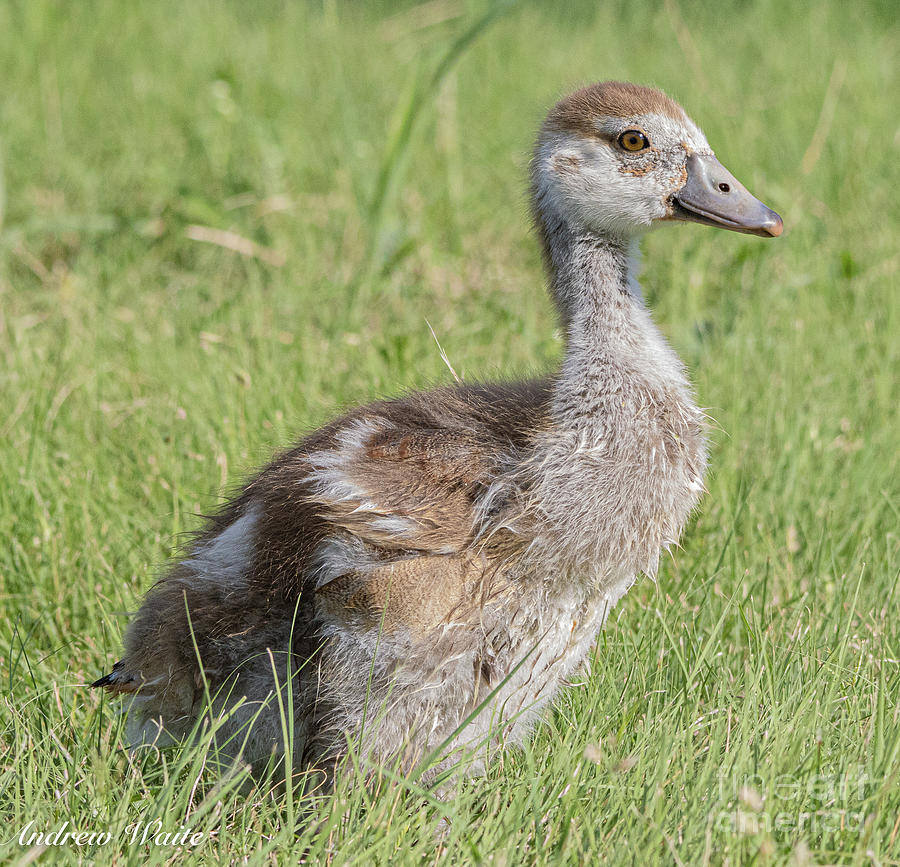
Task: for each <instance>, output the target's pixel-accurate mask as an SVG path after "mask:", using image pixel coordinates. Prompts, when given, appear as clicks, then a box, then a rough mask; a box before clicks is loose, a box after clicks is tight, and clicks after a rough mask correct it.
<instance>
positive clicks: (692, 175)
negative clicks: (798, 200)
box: [671, 154, 784, 238]
mask: <svg viewBox="0 0 900 867" xmlns="http://www.w3.org/2000/svg"><path fill="white" fill-rule="evenodd" d="M685 167H686V169H687V180H686V181H685V184H684V186H683V187H682V188H681V189H680V190H679V191H678V192H677V193H675V195H674V196H673V197H672V215H671V219H673V220H690V221H691V222H694V223H704V224H705V225H707V226H718V227H719V228H720V229H731V231H732V232H744V233H746V234H748V235H760V236H762V237H763V238H769V237H771V238H777V237H778V236H779V235H780V234H781V233H782V231H783V230H784V223H783V222H782V221H781V217H779V216H778V214H776V213H775V212H774V211H773V210H772V209H771V208H767V207H766V206H765V205H764V204H763V203H762V202H761V201H760V200H759V199H756V198H754V197H753V196H751V195H750V193H749V191H748V190H747V188H746V187H745V186H744V185H743V184H742V183H741V182H740V181H738V179H737V178H735V176H734V175H733V174H731V172H729V171H728V169H726V168H725V166H723V165H722V163H720V162H719V161H718V160H717V159H716V158H715V157H714V156H713V155H712V154H702V155H701V154H691V155H690V156H689V157H688V159H687V164H686V166H685Z"/></svg>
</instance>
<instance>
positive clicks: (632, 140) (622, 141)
mask: <svg viewBox="0 0 900 867" xmlns="http://www.w3.org/2000/svg"><path fill="white" fill-rule="evenodd" d="M619 147H620V148H622V150H624V151H630V152H631V153H637V152H638V151H643V150H646V149H647V148H648V147H650V139H648V138H647V136H645V135H644V134H643V133H642V132H641V131H640V130H639V129H626V130H625V132H623V133H622V135H620V136H619Z"/></svg>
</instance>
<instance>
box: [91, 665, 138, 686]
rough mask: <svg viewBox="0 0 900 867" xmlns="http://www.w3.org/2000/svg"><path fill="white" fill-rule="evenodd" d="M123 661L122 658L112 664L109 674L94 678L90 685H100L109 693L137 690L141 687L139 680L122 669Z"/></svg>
mask: <svg viewBox="0 0 900 867" xmlns="http://www.w3.org/2000/svg"><path fill="white" fill-rule="evenodd" d="M123 665H124V663H123V662H122V660H120V661H119V662H117V663H116V664H115V665H114V666H113V670H112V671H111V672H110V673H109V674H104V675H103V677H101V678H98V679H97V680H95V681H94V682H93V683H92V684H91V686H92V687H102V688H103V689H105V690H107V691H108V692H111V693H122V692H138V691H139V690H140V688H141V682H140V681H139V680H138V679H137V678H136V677H135V676H134V675H133V674H129V673H128V672H126V671H124V670H123Z"/></svg>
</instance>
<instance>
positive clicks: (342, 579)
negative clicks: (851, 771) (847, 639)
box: [94, 82, 782, 771]
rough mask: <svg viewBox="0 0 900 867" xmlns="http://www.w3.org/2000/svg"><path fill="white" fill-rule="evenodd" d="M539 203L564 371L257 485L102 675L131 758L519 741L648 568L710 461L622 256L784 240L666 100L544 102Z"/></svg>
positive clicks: (417, 750) (390, 416) (176, 575)
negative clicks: (670, 229) (750, 239)
mask: <svg viewBox="0 0 900 867" xmlns="http://www.w3.org/2000/svg"><path fill="white" fill-rule="evenodd" d="M532 202H533V208H534V217H535V221H536V223H537V227H538V231H539V233H540V238H541V241H542V243H543V248H544V256H545V260H546V266H547V270H548V272H549V278H550V288H551V292H552V295H553V300H554V301H555V303H556V306H557V307H558V309H559V314H560V316H561V319H562V323H563V325H564V326H565V333H566V351H565V358H564V360H563V362H562V365H561V367H560V369H559V370H558V371H556V372H555V373H553V374H552V375H550V376H547V377H546V378H544V379H538V380H534V381H530V382H520V383H503V384H496V385H460V386H449V387H444V388H439V389H436V390H434V391H429V392H424V393H418V394H412V395H410V396H408V397H405V398H402V399H398V400H391V401H381V402H378V403H373V404H371V405H369V406H366V407H362V408H359V409H354V410H351V411H350V412H348V413H347V414H346V415H344V416H343V417H341V418H339V419H337V420H336V421H334V422H332V423H331V424H329V425H327V426H326V427H324V428H322V429H321V430H319V431H317V432H316V433H313V434H311V435H310V436H308V437H307V438H306V439H304V440H303V441H302V442H300V443H299V444H298V445H297V446H295V447H294V448H292V449H291V450H290V451H288V452H286V453H284V454H282V455H281V456H280V457H278V458H276V459H275V460H274V461H273V462H272V463H271V464H270V465H269V466H268V467H266V468H265V469H264V470H262V472H261V473H259V475H257V476H256V477H255V478H254V479H252V480H251V481H250V482H249V483H248V484H247V485H246V486H245V487H244V489H243V490H242V491H241V493H240V494H239V495H238V496H237V497H236V498H235V499H234V500H233V501H232V502H231V503H230V504H228V505H227V506H226V507H225V508H224V510H223V511H222V512H221V513H220V514H219V515H218V516H216V517H214V518H212V519H211V520H210V521H209V522H208V524H207V525H206V527H205V528H204V529H203V530H202V531H201V532H200V533H199V535H198V536H197V538H196V539H195V541H194V542H193V544H192V545H191V546H190V548H189V550H188V551H187V552H186V555H185V557H184V558H183V559H182V560H181V561H180V562H178V563H176V564H175V565H174V566H173V567H172V569H171V570H170V572H169V573H168V575H167V576H166V577H164V578H163V579H162V580H161V581H159V582H158V583H157V584H156V585H155V586H154V587H153V588H152V589H151V590H150V591H149V593H148V595H147V597H146V599H145V601H144V603H143V606H142V607H141V609H140V611H139V612H138V614H137V616H136V617H135V619H134V621H133V622H132V623H131V625H130V627H129V629H128V632H127V635H126V638H125V653H124V656H123V658H122V660H121V662H118V663H116V665H115V666H114V667H113V670H112V672H111V673H110V674H108V675H106V676H105V677H102V678H100V680H98V681H97V682H96V683H95V684H94V685H95V686H102V687H105V688H106V689H108V690H110V691H111V692H114V693H130V694H132V696H133V701H132V707H131V709H130V716H129V737H130V738H131V740H132V742H133V743H134V744H141V743H158V742H160V739H166V740H168V739H172V738H175V739H178V738H181V737H183V736H184V735H185V734H186V733H187V732H188V731H190V729H191V727H192V726H193V725H194V723H195V722H196V721H197V720H198V718H201V717H203V716H204V715H205V714H207V713H213V714H219V713H220V712H223V711H230V716H228V719H227V721H226V722H225V723H224V724H223V726H222V728H221V729H219V732H218V746H219V747H220V748H222V749H223V750H224V751H225V754H226V755H232V756H237V755H238V754H240V755H242V756H243V758H244V759H246V760H249V761H251V762H255V763H257V764H261V763H264V762H265V761H266V760H268V759H269V758H270V757H271V756H272V755H273V754H275V755H276V756H277V755H280V754H281V753H282V751H283V750H284V749H285V747H284V737H283V731H282V724H281V716H280V714H281V711H280V706H281V707H283V708H284V709H285V711H286V710H287V709H288V708H292V713H293V738H292V741H291V743H292V760H293V763H294V765H295V766H297V765H298V764H301V763H302V764H312V765H316V766H319V767H323V768H325V769H326V771H328V770H329V769H332V768H333V766H334V763H335V761H336V760H337V759H339V758H340V757H341V755H342V754H344V753H345V752H346V750H347V749H348V744H355V745H356V747H355V748H357V749H359V750H360V754H361V755H362V756H363V758H364V760H365V761H367V762H369V763H373V764H375V763H383V762H388V761H394V760H396V761H398V762H399V764H400V766H401V767H402V768H411V767H412V766H413V765H415V764H416V762H417V761H419V760H420V759H421V758H422V757H423V756H424V755H426V754H428V753H430V752H431V751H432V750H434V749H435V748H436V747H438V746H440V745H446V744H448V743H449V745H450V747H454V746H458V747H460V748H462V747H470V748H472V747H475V746H484V745H486V744H490V743H497V742H498V740H499V739H501V738H502V739H503V740H504V741H505V742H512V743H515V742H517V741H521V740H522V739H523V738H524V737H525V736H526V735H527V733H528V730H529V728H530V727H531V725H532V724H533V722H534V720H535V718H536V716H537V715H538V713H539V711H540V710H541V708H542V707H543V706H544V705H546V704H547V702H548V701H549V700H550V699H551V698H552V697H553V696H554V694H555V693H556V692H557V690H558V689H559V688H560V686H561V685H562V684H563V683H564V682H565V680H566V678H567V677H569V676H570V675H571V674H572V673H573V672H574V671H575V670H576V669H577V668H578V667H579V666H580V665H581V664H582V663H583V662H584V661H585V657H586V656H587V654H588V652H589V649H590V647H591V645H592V644H593V642H594V640H595V638H596V637H597V634H598V631H599V630H600V628H601V626H602V625H603V622H604V620H605V618H606V616H607V614H608V613H609V611H610V609H611V608H612V607H613V606H614V605H615V604H616V602H618V600H619V599H620V598H621V597H622V595H623V594H624V593H625V592H626V591H627V590H628V588H629V587H630V586H631V584H632V583H633V582H634V581H635V578H636V576H638V575H639V574H640V573H644V574H648V575H653V573H654V572H655V571H656V568H657V563H658V560H659V555H660V551H661V550H663V549H664V548H666V547H667V546H669V545H671V544H672V543H674V542H675V541H676V540H677V539H678V537H679V534H680V532H681V530H682V527H683V526H684V523H685V520H686V519H687V517H688V515H689V514H690V512H691V510H692V509H693V508H694V506H695V505H696V504H697V501H698V499H699V497H700V494H701V492H702V491H703V474H704V469H705V466H706V446H705V443H704V435H703V416H702V413H701V412H700V410H699V409H698V408H697V406H696V405H695V403H694V398H693V396H692V393H691V387H690V385H689V383H688V380H687V378H686V376H685V372H684V368H683V367H682V364H681V362H680V361H679V360H678V358H677V357H676V355H675V353H674V352H673V351H672V350H671V349H670V348H669V346H668V344H667V343H666V341H665V339H664V338H663V336H662V335H661V334H660V332H659V331H658V330H657V329H656V327H655V326H654V324H653V321H652V319H651V317H650V314H649V312H648V311H647V308H646V307H645V306H644V303H643V301H642V298H641V294H640V290H639V288H638V285H637V282H636V255H637V246H638V240H639V238H640V236H641V235H642V234H643V233H644V232H645V231H646V230H647V229H649V228H650V227H651V226H652V225H653V224H654V223H656V222H660V221H671V220H690V221H694V222H698V223H705V224H707V225H711V226H719V227H721V228H725V229H731V230H733V231H738V232H747V233H750V234H755V235H761V236H777V235H780V234H781V230H782V222H781V218H780V217H779V216H778V215H777V214H775V213H774V212H773V211H771V210H769V208H767V207H766V206H765V205H763V204H762V203H761V202H759V201H757V200H756V199H755V198H753V196H751V195H750V193H749V192H748V191H747V190H746V189H745V188H744V187H743V186H741V184H740V183H739V182H738V181H737V180H736V179H735V178H734V177H733V176H732V175H731V174H729V172H728V171H727V170H726V169H725V168H724V167H723V166H722V165H721V164H720V163H719V161H718V160H717V159H716V157H715V156H714V155H713V152H712V150H711V149H710V146H709V145H708V144H707V142H706V139H705V138H704V136H703V133H701V132H700V130H699V129H698V128H697V126H696V125H695V124H694V123H693V122H692V121H691V120H690V119H689V118H688V117H687V115H686V114H685V113H684V111H683V110H682V109H681V108H680V107H679V106H678V105H677V104H676V103H675V102H673V101H672V100H671V99H669V98H668V97H667V96H665V95H664V94H663V93H660V92H659V91H657V90H651V89H648V88H644V87H638V86H635V85H632V84H623V83H619V82H604V83H600V84H595V85H593V86H591V87H587V88H584V89H582V90H579V91H577V92H576V93H573V94H572V95H570V96H568V97H567V98H565V99H563V100H562V101H561V102H560V103H559V104H558V105H556V107H555V108H553V110H552V111H551V112H550V114H549V116H548V117H547V119H546V121H545V123H544V125H543V127H542V128H541V131H540V134H539V136H538V141H537V146H536V149H535V152H534V160H533V163H532ZM287 683H290V684H291V692H292V694H291V695H288V694H287V691H286V690H285V689H284V686H285V684H287ZM279 690H281V692H280V694H277V693H278V691H279ZM288 698H290V700H291V704H289V703H288V701H287V699H288ZM479 707H480V708H481V710H480V711H479V712H478V713H476V714H475V715H474V718H473V719H472V720H471V721H470V722H469V723H468V725H466V726H465V727H464V728H463V729H462V730H461V731H457V729H458V728H459V727H460V725H461V724H462V723H463V722H464V721H465V720H466V718H467V717H469V716H470V715H472V713H473V711H475V710H476V709H478V708H479ZM472 752H473V761H472V762H471V763H470V765H469V769H470V770H474V769H478V768H479V767H480V766H481V764H482V761H483V757H484V754H485V750H484V749H477V750H473V751H472Z"/></svg>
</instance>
